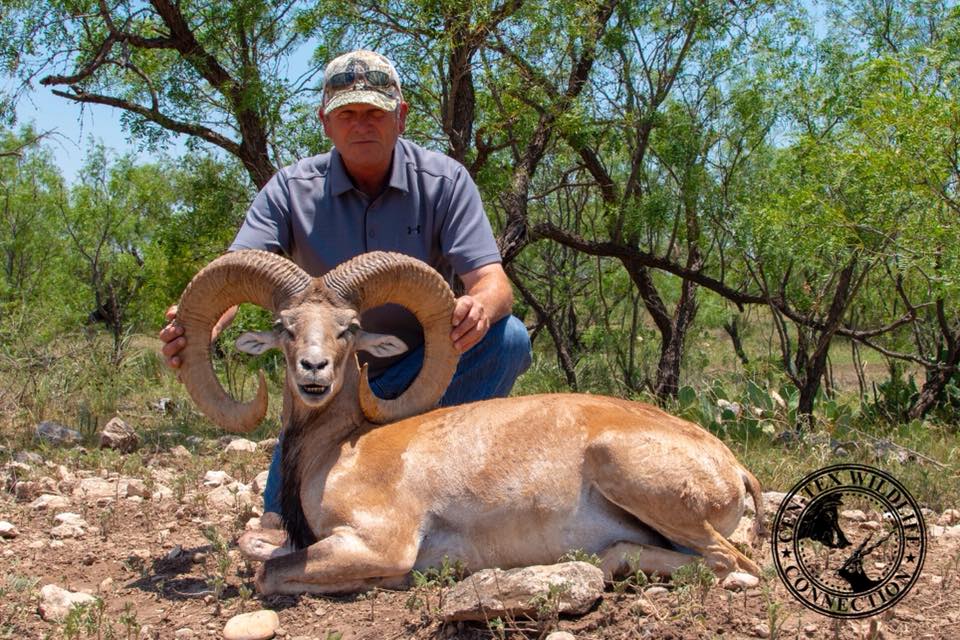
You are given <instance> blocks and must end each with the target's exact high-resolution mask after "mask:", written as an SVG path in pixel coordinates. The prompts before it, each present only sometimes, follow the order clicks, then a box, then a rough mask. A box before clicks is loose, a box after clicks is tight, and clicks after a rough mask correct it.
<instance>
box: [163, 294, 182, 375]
mask: <svg viewBox="0 0 960 640" xmlns="http://www.w3.org/2000/svg"><path fill="white" fill-rule="evenodd" d="M164 315H165V316H166V318H167V320H168V323H167V326H165V327H164V328H163V329H161V330H160V340H162V341H163V348H162V349H161V351H162V352H163V357H164V360H165V361H166V363H167V366H168V367H170V368H171V369H177V368H179V367H180V356H178V355H177V354H178V353H180V352H181V351H182V350H183V348H184V347H185V346H187V339H186V338H184V337H183V327H181V326H180V325H178V324H177V323H176V322H174V319H175V318H176V317H177V305H175V304H172V305H170V307H169V308H168V309H167V312H166V314H164Z"/></svg>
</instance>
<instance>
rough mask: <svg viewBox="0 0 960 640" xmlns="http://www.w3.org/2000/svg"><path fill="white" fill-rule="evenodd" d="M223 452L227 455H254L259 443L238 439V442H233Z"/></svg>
mask: <svg viewBox="0 0 960 640" xmlns="http://www.w3.org/2000/svg"><path fill="white" fill-rule="evenodd" d="M223 450H224V452H225V453H237V452H239V451H242V452H245V453H252V452H254V451H256V450H257V443H256V442H252V441H250V440H247V439H246V438H237V439H236V440H231V441H230V443H229V444H228V445H227V446H226V447H224V448H223Z"/></svg>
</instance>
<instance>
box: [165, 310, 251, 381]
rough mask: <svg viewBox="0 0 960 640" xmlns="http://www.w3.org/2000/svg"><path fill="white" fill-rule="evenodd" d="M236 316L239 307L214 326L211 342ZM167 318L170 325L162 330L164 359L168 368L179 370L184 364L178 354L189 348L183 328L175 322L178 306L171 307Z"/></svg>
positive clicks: (230, 311) (229, 311) (225, 314)
mask: <svg viewBox="0 0 960 640" xmlns="http://www.w3.org/2000/svg"><path fill="white" fill-rule="evenodd" d="M236 315H237V307H236V306H233V307H230V308H229V309H227V311H226V312H225V313H224V314H223V315H222V316H220V319H219V320H217V323H216V324H215V325H213V329H212V330H211V331H210V342H213V341H214V340H216V339H217V336H219V335H220V332H221V331H223V330H224V329H225V328H227V326H228V325H229V324H230V323H231V322H232V321H233V318H234V316H236ZM165 316H166V318H167V320H168V321H169V323H168V324H167V326H165V327H164V328H163V329H161V330H160V340H162V341H163V348H162V349H161V351H162V352H163V357H164V359H165V360H166V363H167V366H168V367H170V368H171V369H178V368H179V367H180V365H181V364H182V360H181V359H180V356H178V355H177V354H178V353H180V352H181V351H183V348H184V347H185V346H187V339H186V338H184V337H183V327H181V326H180V325H179V324H177V323H176V322H175V321H174V320H175V319H176V317H177V305H175V304H172V305H170V307H169V308H168V309H167V312H166V314H165Z"/></svg>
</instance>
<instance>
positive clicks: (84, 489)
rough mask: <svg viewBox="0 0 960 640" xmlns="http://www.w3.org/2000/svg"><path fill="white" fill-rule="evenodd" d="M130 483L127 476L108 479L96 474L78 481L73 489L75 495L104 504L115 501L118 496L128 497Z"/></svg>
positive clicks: (75, 496)
mask: <svg viewBox="0 0 960 640" xmlns="http://www.w3.org/2000/svg"><path fill="white" fill-rule="evenodd" d="M128 485H129V481H128V480H127V479H126V478H119V479H116V480H108V479H106V478H98V477H96V476H94V477H92V478H84V479H82V480H81V481H80V482H78V483H77V486H76V488H75V489H74V490H73V497H74V498H80V499H82V500H85V501H93V502H96V503H97V504H98V505H103V504H106V503H108V502H112V501H114V500H115V499H116V498H117V497H120V498H124V497H126V495H127V486H128Z"/></svg>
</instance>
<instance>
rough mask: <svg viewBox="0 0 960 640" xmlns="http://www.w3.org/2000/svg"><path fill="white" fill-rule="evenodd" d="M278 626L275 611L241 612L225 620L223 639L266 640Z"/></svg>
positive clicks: (278, 619)
mask: <svg viewBox="0 0 960 640" xmlns="http://www.w3.org/2000/svg"><path fill="white" fill-rule="evenodd" d="M279 627H280V618H279V617H277V612H276V611H270V610H269V609H261V610H260V611H254V612H252V613H241V614H240V615H238V616H234V617H232V618H230V619H229V620H228V621H227V624H226V625H224V627H223V640H267V639H268V638H272V637H273V635H274V633H276V631H277V629H278V628H279Z"/></svg>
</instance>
